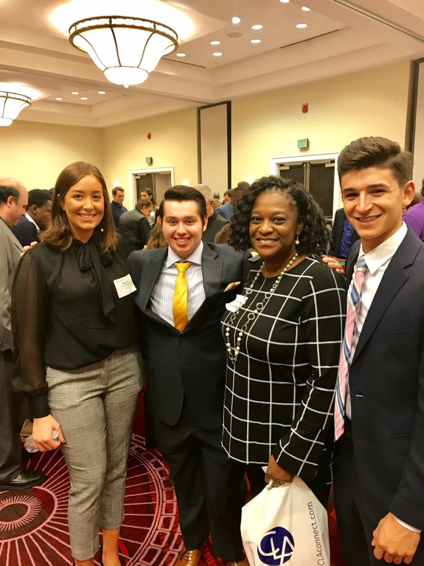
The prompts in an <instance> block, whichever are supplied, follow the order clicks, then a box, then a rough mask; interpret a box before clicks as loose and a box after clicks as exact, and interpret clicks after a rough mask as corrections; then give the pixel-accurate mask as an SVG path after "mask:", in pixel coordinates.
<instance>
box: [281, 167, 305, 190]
mask: <svg viewBox="0 0 424 566" xmlns="http://www.w3.org/2000/svg"><path fill="white" fill-rule="evenodd" d="M280 177H285V178H286V179H293V181H296V183H302V185H305V164H304V163H296V164H294V165H288V164H287V165H286V164H284V165H283V166H282V167H280Z"/></svg>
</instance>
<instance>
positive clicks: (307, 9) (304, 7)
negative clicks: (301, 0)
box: [302, 6, 311, 12]
mask: <svg viewBox="0 0 424 566" xmlns="http://www.w3.org/2000/svg"><path fill="white" fill-rule="evenodd" d="M302 10H303V11H304V12H310V11H311V9H310V8H307V7H306V6H302Z"/></svg>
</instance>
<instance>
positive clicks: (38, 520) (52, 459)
mask: <svg viewBox="0 0 424 566" xmlns="http://www.w3.org/2000/svg"><path fill="white" fill-rule="evenodd" d="M29 467H31V468H36V469H42V470H44V471H45V472H46V473H47V475H48V480H47V481H46V483H45V484H44V485H42V486H39V487H36V488H33V489H31V490H28V491H4V492H0V564H1V566H68V565H71V564H72V563H73V561H72V557H71V550H70V545H69V535H68V528H67V498H68V491H69V479H68V474H67V470H66V465H65V462H64V460H63V457H62V455H61V453H60V452H59V451H55V452H49V453H44V454H37V455H35V456H33V457H31V459H30V461H29ZM329 520H330V530H331V531H332V532H333V531H334V529H335V528H336V523H335V518H334V516H333V515H330V519H329ZM333 538H334V537H332V547H333V546H334V551H335V553H334V554H335V555H337V561H336V562H334V563H333V566H343V564H342V562H341V559H339V558H338V557H339V552H340V550H339V547H338V546H337V545H338V541H337V539H334V541H333ZM333 543H334V544H333ZM181 548H182V539H181V533H180V529H179V525H178V506H177V501H176V497H175V492H174V490H173V488H172V485H171V483H170V481H169V479H168V469H167V468H166V465H165V464H164V462H163V460H162V458H161V456H160V454H159V452H157V451H156V450H149V451H146V450H145V442H144V439H143V438H142V437H141V436H138V435H133V439H132V444H131V449H130V456H129V460H128V476H127V490H126V496H125V521H124V524H123V526H122V530H121V541H120V548H119V550H120V558H121V564H122V566H172V565H173V564H174V563H175V561H176V559H177V556H178V553H179V551H180V550H181ZM95 565H96V566H100V559H99V555H97V556H96V558H95ZM218 565H219V566H221V565H222V562H221V561H220V560H218V559H216V558H214V557H213V556H212V554H211V551H210V544H209V543H207V544H206V547H205V550H204V553H203V558H202V560H201V561H200V563H199V566H218Z"/></svg>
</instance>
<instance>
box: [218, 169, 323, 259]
mask: <svg viewBox="0 0 424 566" xmlns="http://www.w3.org/2000/svg"><path fill="white" fill-rule="evenodd" d="M265 191H281V192H282V193H285V194H286V195H287V196H288V197H289V198H290V199H291V200H292V201H293V204H294V205H295V206H296V208H297V217H298V220H299V221H300V222H302V223H303V228H302V232H301V233H300V235H299V242H300V243H299V245H298V246H296V249H297V251H298V253H299V255H304V254H307V255H310V254H321V253H326V251H327V246H328V242H329V237H328V230H327V228H326V226H325V220H324V214H323V212H322V210H321V208H320V206H319V205H318V204H317V202H316V201H315V199H314V198H313V196H312V195H311V194H310V193H308V192H307V190H306V189H305V187H304V186H303V185H301V184H300V183H296V182H295V181H293V179H285V178H283V177H277V176H275V175H271V176H270V177H262V178H261V179H258V180H257V181H255V182H254V183H253V184H252V185H251V187H250V189H247V190H245V191H244V192H243V194H242V196H241V198H240V200H239V201H238V202H237V206H236V207H235V211H234V216H233V217H232V219H231V236H230V242H229V243H230V245H232V246H234V247H235V248H236V249H237V250H242V251H244V250H247V249H248V248H250V247H251V245H252V244H251V242H250V236H249V226H250V217H251V215H252V209H253V206H254V204H255V202H256V199H257V198H258V196H259V195H260V194H262V193H263V192H265Z"/></svg>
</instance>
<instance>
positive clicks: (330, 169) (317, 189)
mask: <svg viewBox="0 0 424 566" xmlns="http://www.w3.org/2000/svg"><path fill="white" fill-rule="evenodd" d="M337 156H338V154H337V153H327V154H316V155H307V156H306V155H305V156H301V155H298V156H294V157H275V158H273V159H271V168H270V173H271V175H279V176H281V177H288V178H289V179H293V180H294V181H296V182H298V183H302V185H304V187H305V188H306V190H307V191H309V192H310V193H311V195H312V196H313V197H314V198H315V200H316V201H317V203H318V204H319V205H320V206H321V208H322V210H323V212H324V216H325V219H326V221H329V222H331V221H332V219H333V216H334V213H335V211H336V210H337V209H338V208H339V185H338V179H337V175H336V174H335V172H336V162H337Z"/></svg>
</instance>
